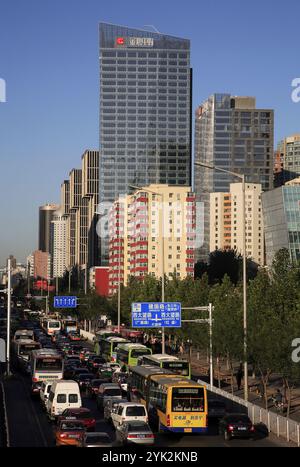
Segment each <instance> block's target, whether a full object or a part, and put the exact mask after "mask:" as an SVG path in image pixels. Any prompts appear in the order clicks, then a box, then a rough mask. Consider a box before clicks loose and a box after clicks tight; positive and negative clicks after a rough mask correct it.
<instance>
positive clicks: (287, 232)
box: [262, 179, 300, 267]
mask: <svg viewBox="0 0 300 467" xmlns="http://www.w3.org/2000/svg"><path fill="white" fill-rule="evenodd" d="M262 209H263V217H264V231H265V245H266V264H267V266H269V267H270V266H271V265H272V261H273V259H274V256H275V253H276V252H277V251H278V250H280V249H281V248H287V249H288V250H289V252H290V257H291V259H292V260H293V261H298V260H299V259H300V180H299V179H298V181H297V183H294V182H293V181H291V182H289V183H288V184H286V185H284V186H282V187H278V188H276V189H274V190H271V191H268V192H265V193H263V194H262Z"/></svg>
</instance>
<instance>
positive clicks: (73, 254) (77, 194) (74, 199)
mask: <svg viewBox="0 0 300 467" xmlns="http://www.w3.org/2000/svg"><path fill="white" fill-rule="evenodd" d="M69 180H70V215H69V231H68V234H69V235H68V250H69V252H68V257H69V261H70V266H75V265H76V264H78V259H79V239H78V232H79V230H80V229H79V221H80V216H79V208H80V204H81V197H82V170H81V169H72V170H71V172H70V178H69Z"/></svg>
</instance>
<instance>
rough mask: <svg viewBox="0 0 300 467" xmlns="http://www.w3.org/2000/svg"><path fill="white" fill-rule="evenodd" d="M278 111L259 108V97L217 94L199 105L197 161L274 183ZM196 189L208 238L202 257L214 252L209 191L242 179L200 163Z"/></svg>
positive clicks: (253, 180) (264, 184)
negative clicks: (274, 146)
mask: <svg viewBox="0 0 300 467" xmlns="http://www.w3.org/2000/svg"><path fill="white" fill-rule="evenodd" d="M273 133H274V112H273V110H271V109H257V108H256V105H255V98H253V97H235V96H231V95H230V94H213V95H212V96H210V97H209V98H208V99H207V100H206V101H205V102H204V103H203V104H202V105H200V106H199V107H198V108H197V110H196V121H195V161H197V162H202V163H204V164H208V165H214V166H217V167H221V168H223V169H225V170H230V171H233V172H237V173H240V174H245V179H246V181H247V182H250V183H260V184H261V185H262V190H269V189H271V188H272V187H273ZM194 177H195V193H196V199H197V201H198V202H203V203H204V242H203V246H202V247H201V248H199V249H198V250H197V259H202V260H207V257H208V253H209V218H210V215H209V193H214V192H226V193H227V192H229V186H230V183H234V182H238V181H239V179H237V178H236V177H233V176H231V175H229V174H226V173H223V172H220V171H217V170H211V169H209V168H204V167H199V166H195V171H194Z"/></svg>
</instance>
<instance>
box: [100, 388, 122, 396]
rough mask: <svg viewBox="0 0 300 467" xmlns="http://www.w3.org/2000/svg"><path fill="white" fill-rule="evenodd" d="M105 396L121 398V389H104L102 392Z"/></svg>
mask: <svg viewBox="0 0 300 467" xmlns="http://www.w3.org/2000/svg"><path fill="white" fill-rule="evenodd" d="M104 395H105V396H121V395H122V393H121V389H119V388H116V389H106V390H105V392H104Z"/></svg>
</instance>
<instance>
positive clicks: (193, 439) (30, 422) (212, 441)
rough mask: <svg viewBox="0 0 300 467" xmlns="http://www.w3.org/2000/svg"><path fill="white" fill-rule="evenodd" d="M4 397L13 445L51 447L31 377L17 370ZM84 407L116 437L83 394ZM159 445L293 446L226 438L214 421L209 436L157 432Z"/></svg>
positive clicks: (49, 431) (49, 428) (51, 431)
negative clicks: (32, 391) (33, 395)
mask: <svg viewBox="0 0 300 467" xmlns="http://www.w3.org/2000/svg"><path fill="white" fill-rule="evenodd" d="M5 393H6V394H5V396H6V405H7V413H8V424H9V432H10V446H11V447H25V446H26V447H51V446H54V445H55V442H54V425H53V423H50V422H49V421H48V418H47V415H46V413H45V411H44V410H43V409H42V406H41V403H40V402H39V400H38V398H36V399H33V398H32V397H31V394H30V381H29V378H28V377H27V376H25V375H23V374H21V373H17V372H15V373H14V374H13V376H12V377H11V378H10V379H9V380H6V382H5ZM83 406H84V407H88V408H89V409H90V410H91V411H92V413H93V415H94V417H95V419H96V420H97V426H96V430H97V431H104V432H106V433H108V434H109V435H110V436H111V438H112V439H113V440H115V430H114V428H113V427H112V425H111V424H108V423H106V422H104V420H103V418H102V415H101V413H100V412H99V411H98V410H97V407H96V402H95V399H91V398H89V397H86V396H85V395H84V394H83ZM155 446H156V447H173V448H175V447H176V448H181V447H191V448H192V447H279V446H293V445H292V444H290V443H287V442H285V441H281V440H278V439H277V438H276V437H275V436H273V435H270V436H269V437H263V438H261V439H256V440H242V439H235V440H231V441H225V440H224V439H223V437H222V436H220V435H219V434H218V430H217V426H216V425H213V424H211V425H210V426H209V431H208V434H207V435H184V436H182V437H180V438H178V437H176V436H174V435H163V434H158V435H157V436H156V442H155Z"/></svg>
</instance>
